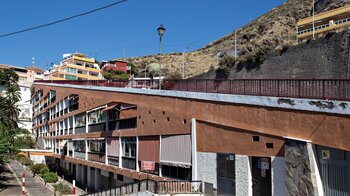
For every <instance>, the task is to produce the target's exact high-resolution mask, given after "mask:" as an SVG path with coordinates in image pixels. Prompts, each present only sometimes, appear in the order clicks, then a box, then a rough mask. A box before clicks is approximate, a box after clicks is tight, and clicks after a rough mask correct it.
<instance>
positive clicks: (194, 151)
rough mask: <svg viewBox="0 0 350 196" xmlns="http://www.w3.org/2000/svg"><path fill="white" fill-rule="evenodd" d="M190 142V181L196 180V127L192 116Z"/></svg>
mask: <svg viewBox="0 0 350 196" xmlns="http://www.w3.org/2000/svg"><path fill="white" fill-rule="evenodd" d="M191 143H192V181H196V180H198V177H197V129H196V119H194V118H192V123H191Z"/></svg>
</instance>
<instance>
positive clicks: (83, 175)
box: [79, 164, 86, 184]
mask: <svg viewBox="0 0 350 196" xmlns="http://www.w3.org/2000/svg"><path fill="white" fill-rule="evenodd" d="M79 166H80V169H79V172H80V173H79V174H80V175H81V176H80V177H79V179H80V182H81V183H82V184H85V179H86V173H85V170H84V166H83V165H80V164H79Z"/></svg>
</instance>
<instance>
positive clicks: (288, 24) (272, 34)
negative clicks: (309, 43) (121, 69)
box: [123, 0, 350, 77]
mask: <svg viewBox="0 0 350 196" xmlns="http://www.w3.org/2000/svg"><path fill="white" fill-rule="evenodd" d="M349 3H350V0H318V1H316V4H315V10H316V13H319V12H322V11H327V10H330V9H334V8H337V7H341V6H343V5H345V4H349ZM311 14H312V0H288V1H287V2H285V3H284V4H282V5H280V6H278V7H276V8H274V9H272V10H271V11H270V12H268V13H266V14H264V15H262V16H261V17H259V18H257V19H255V20H253V21H252V22H250V23H249V24H247V25H246V26H244V27H243V28H242V30H239V31H238V33H237V40H238V43H237V44H238V51H239V55H244V54H248V53H250V52H252V51H254V50H256V49H257V48H258V47H259V46H261V45H267V46H269V47H271V48H275V47H277V46H282V45H292V44H293V43H295V42H296V33H295V27H296V22H297V21H298V20H299V19H301V18H305V17H308V16H311ZM233 42H234V32H232V33H230V34H228V35H227V36H224V37H222V38H220V39H218V40H216V41H214V42H212V43H210V44H209V45H207V46H205V47H203V48H201V49H199V50H197V51H193V52H188V53H185V55H182V53H170V54H164V55H150V56H142V57H131V58H126V59H123V60H126V61H131V62H133V63H134V64H135V65H136V66H137V68H138V69H139V70H141V69H144V68H145V67H146V66H147V65H149V64H150V63H153V62H156V63H158V62H160V63H161V64H162V73H163V74H166V75H169V74H171V73H174V72H176V71H179V72H181V70H182V66H183V65H185V66H184V67H185V71H184V73H185V77H190V76H195V75H199V74H202V73H204V72H207V71H208V70H209V69H213V68H216V67H217V64H218V61H219V60H220V58H221V57H222V56H224V55H225V54H226V55H233V54H234V45H233ZM139 76H140V77H142V76H143V74H142V75H139Z"/></svg>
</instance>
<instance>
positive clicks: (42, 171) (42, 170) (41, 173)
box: [40, 166, 50, 176]
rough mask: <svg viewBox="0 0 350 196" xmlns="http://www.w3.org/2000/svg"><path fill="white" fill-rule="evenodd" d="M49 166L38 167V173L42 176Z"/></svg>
mask: <svg viewBox="0 0 350 196" xmlns="http://www.w3.org/2000/svg"><path fill="white" fill-rule="evenodd" d="M49 171H50V170H49V168H48V167H47V166H46V167H43V168H41V169H40V175H41V176H43V175H44V174H46V173H47V172H49Z"/></svg>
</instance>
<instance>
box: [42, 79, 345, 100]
mask: <svg viewBox="0 0 350 196" xmlns="http://www.w3.org/2000/svg"><path fill="white" fill-rule="evenodd" d="M36 82H41V83H56V84H72V85H89V86H108V87H123V88H149V89H157V88H158V81H151V80H135V81H107V80H88V81H86V80H85V81H70V80H56V81H50V80H41V81H36ZM162 89H164V90H178V91H190V92H203V93H221V94H237V95H255V96H273V97H294V98H310V99H311V98H312V99H330V100H340V101H350V79H232V80H228V79H220V80H216V79H187V80H163V81H162Z"/></svg>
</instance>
